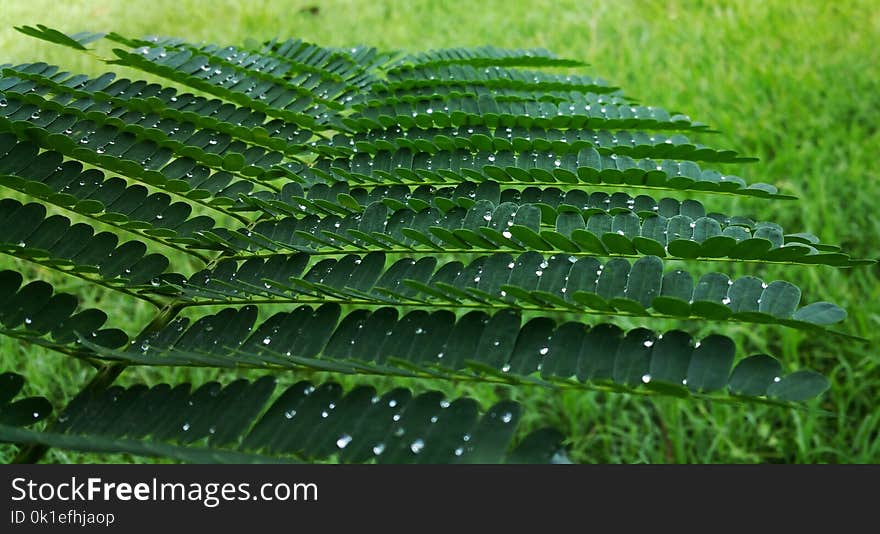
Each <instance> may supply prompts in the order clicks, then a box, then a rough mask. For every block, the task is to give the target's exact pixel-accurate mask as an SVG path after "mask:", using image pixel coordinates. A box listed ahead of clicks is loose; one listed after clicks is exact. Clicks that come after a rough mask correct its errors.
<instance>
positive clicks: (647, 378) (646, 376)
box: [642, 374, 651, 384]
mask: <svg viewBox="0 0 880 534" xmlns="http://www.w3.org/2000/svg"><path fill="white" fill-rule="evenodd" d="M650 381H651V375H649V374H643V375H642V382H644V383H645V384H647V383H648V382H650Z"/></svg>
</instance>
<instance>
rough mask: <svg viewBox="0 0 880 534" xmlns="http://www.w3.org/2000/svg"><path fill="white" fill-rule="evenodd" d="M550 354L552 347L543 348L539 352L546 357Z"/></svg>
mask: <svg viewBox="0 0 880 534" xmlns="http://www.w3.org/2000/svg"><path fill="white" fill-rule="evenodd" d="M548 352H550V347H542V348H541V350H539V351H538V354H540V355H541V356H546V355H547V353H548Z"/></svg>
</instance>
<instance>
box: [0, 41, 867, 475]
mask: <svg viewBox="0 0 880 534" xmlns="http://www.w3.org/2000/svg"><path fill="white" fill-rule="evenodd" d="M20 30H21V31H23V32H24V33H27V34H29V35H32V36H35V37H40V38H42V39H45V40H48V41H51V42H55V43H58V44H62V45H66V46H71V47H73V48H77V49H86V48H87V47H88V46H89V45H91V44H92V43H96V42H100V41H101V40H107V41H110V42H112V43H113V46H116V47H118V48H114V49H113V51H112V53H113V55H114V58H113V59H112V60H109V62H110V63H114V64H119V65H124V66H128V67H134V68H136V69H139V70H142V71H144V72H146V73H149V74H152V75H154V76H158V77H161V78H165V79H167V80H169V81H172V82H175V83H177V84H181V85H184V86H188V87H190V88H192V90H193V91H194V93H192V94H191V93H182V92H179V91H177V90H176V89H173V88H170V87H164V86H163V85H161V84H157V83H149V82H146V81H137V80H128V79H119V78H116V77H115V76H114V75H113V74H105V75H102V76H98V77H95V78H89V77H86V76H81V75H74V74H70V73H67V72H64V71H62V70H60V69H59V68H57V67H54V66H50V65H47V64H44V63H35V64H27V65H18V66H12V65H4V66H2V76H0V92H2V95H0V185H3V186H5V187H6V188H8V189H9V190H13V191H16V192H17V193H16V194H17V195H18V196H17V197H16V198H12V197H9V198H4V199H3V200H2V201H0V252H2V253H4V254H9V255H12V256H15V257H17V258H20V259H23V260H27V261H31V262H34V263H37V264H40V265H42V266H44V267H48V268H52V269H56V270H59V271H62V272H64V273H67V274H69V275H73V276H76V277H79V278H80V279H82V280H85V281H87V282H88V283H90V284H94V285H96V286H100V288H102V289H101V290H102V291H103V290H109V291H116V292H120V293H122V294H125V295H127V296H128V297H133V298H137V299H141V300H144V301H147V302H149V303H151V304H153V305H155V306H156V307H157V308H158V309H157V314H156V317H155V320H154V321H152V322H151V323H150V324H149V325H144V328H143V330H142V331H140V332H122V331H120V330H117V329H113V328H103V329H102V327H103V326H104V323H105V321H106V320H107V318H108V317H107V315H106V314H105V313H104V312H101V311H97V310H79V304H78V299H77V297H76V296H74V295H70V294H67V293H56V292H55V291H54V289H53V288H52V286H51V285H49V284H47V283H46V282H43V281H39V280H36V281H30V282H26V281H25V280H24V277H23V276H22V275H21V274H20V273H19V272H17V271H15V270H5V271H2V272H0V332H2V333H4V334H7V335H10V336H14V337H17V338H20V339H22V340H26V341H28V342H31V343H36V344H41V345H43V346H46V347H49V348H52V349H54V350H58V351H60V352H63V353H65V354H69V355H71V356H74V357H77V358H84V359H87V360H89V361H91V362H96V363H97V362H103V363H101V364H100V365H102V366H103V369H104V371H107V370H108V369H120V368H124V367H125V366H129V365H143V366H206V367H245V368H258V369H270V370H274V371H276V372H278V373H282V372H284V373H291V372H292V373H296V372H311V371H326V372H333V373H340V374H345V375H354V376H358V375H363V376H367V375H383V376H389V377H401V378H404V377H405V378H409V379H417V378H418V379H424V380H435V381H438V380H439V381H475V382H485V383H494V384H501V385H504V386H507V387H508V388H512V387H522V388H524V387H542V388H550V389H557V388H567V389H599V390H604V391H613V392H622V393H631V394H642V395H665V396H674V397H681V398H690V399H711V400H712V401H715V402H763V403H773V404H778V405H782V406H789V405H791V404H792V403H796V402H801V401H805V400H808V399H811V398H813V397H816V396H818V395H819V394H821V393H822V392H824V391H825V390H826V389H827V388H828V381H827V379H825V378H824V377H822V376H821V375H819V374H817V373H815V372H813V371H809V370H794V371H787V370H785V367H784V364H783V362H780V361H779V360H778V359H776V358H774V357H772V356H769V355H765V354H760V355H753V356H746V354H743V353H742V352H741V351H740V350H738V349H737V346H736V343H735V342H734V340H733V339H732V338H731V337H728V336H725V335H720V334H709V335H705V336H703V337H702V338H701V339H700V340H699V341H697V340H695V339H694V336H693V335H692V334H689V333H687V332H685V331H684V329H681V330H670V331H666V332H664V333H662V334H661V333H659V332H655V331H654V330H651V329H649V327H650V326H651V325H650V324H646V325H645V326H644V327H636V328H630V329H628V330H624V329H622V328H621V327H619V326H616V325H614V324H610V323H607V322H602V320H600V319H606V320H607V319H609V318H613V317H616V316H623V317H631V318H644V320H645V321H646V322H649V321H652V320H654V319H656V318H664V319H669V318H673V319H678V320H685V319H686V320H690V321H707V322H711V323H712V324H714V325H715V326H718V327H719V328H723V324H721V323H757V324H776V325H781V326H785V327H790V328H796V329H801V330H805V331H807V332H809V333H810V335H837V336H840V337H841V338H844V337H847V335H846V334H845V333H843V332H840V331H838V330H832V329H831V327H832V325H836V324H837V323H839V322H841V321H842V320H843V319H845V317H846V312H845V311H844V310H843V309H841V308H840V307H838V306H836V305H834V304H832V303H828V302H812V301H810V300H809V299H808V298H805V297H804V296H803V295H802V290H801V288H798V287H797V286H795V285H793V284H791V283H789V282H786V281H784V280H767V281H764V280H761V279H760V278H757V277H754V276H742V277H739V278H735V279H732V278H731V277H729V276H728V275H726V274H724V273H722V272H718V271H717V270H716V268H715V267H714V266H713V267H709V266H708V264H709V263H717V262H719V261H720V260H723V261H724V262H738V263H746V262H748V263H778V264H800V265H807V266H809V265H825V266H830V267H852V266H856V265H859V264H867V263H873V261H870V260H859V259H854V258H851V257H849V256H848V255H847V254H846V253H845V252H843V251H841V249H840V248H839V247H837V246H834V245H829V244H825V243H822V242H821V240H820V239H819V238H818V237H816V236H813V235H811V234H808V233H803V232H797V231H792V230H791V229H783V228H782V227H781V226H780V225H778V224H776V223H773V222H770V221H761V220H760V219H756V218H754V217H752V216H747V215H742V214H723V213H718V212H711V211H709V210H708V209H707V205H708V203H707V204H706V205H704V203H703V202H702V201H699V200H696V199H694V198H690V196H691V195H697V194H704V195H717V194H722V195H737V196H746V197H752V198H756V199H765V200H783V199H791V198H793V197H791V196H790V195H787V194H784V193H782V192H780V191H778V190H777V188H776V187H774V186H772V185H769V184H763V183H751V184H750V183H748V182H747V181H746V180H744V179H743V178H740V177H738V176H734V175H730V174H726V173H722V172H719V171H717V170H714V169H712V168H710V166H711V165H713V164H730V163H744V162H749V161H753V158H749V157H746V156H742V155H739V154H737V153H736V152H734V151H731V150H726V149H722V148H716V147H711V146H707V145H704V144H701V143H698V142H697V141H695V140H694V139H696V138H697V137H698V136H701V135H703V134H704V133H706V132H710V130H709V128H708V127H707V126H706V125H704V124H701V123H698V122H694V121H692V120H691V119H690V118H689V117H687V116H684V115H682V114H677V113H671V112H668V111H666V110H664V109H661V108H657V107H653V106H646V105H642V104H638V103H636V102H635V101H633V100H631V99H629V98H628V97H626V96H625V95H624V94H623V93H622V92H621V91H620V90H619V89H618V88H617V87H614V86H613V85H610V84H609V83H607V82H605V81H603V80H598V79H593V78H589V77H586V76H582V75H568V74H559V73H556V72H553V73H550V72H548V71H544V70H539V69H541V68H544V67H576V66H582V65H583V64H581V63H580V62H577V61H572V60H567V59H562V58H557V57H555V56H554V55H552V54H551V53H549V52H547V51H545V50H502V49H496V48H493V47H483V48H476V49H451V50H436V51H429V52H426V53H420V54H414V55H404V54H397V53H384V52H379V51H376V50H375V49H372V48H366V47H356V48H352V49H344V50H343V49H329V48H324V47H320V46H317V45H313V44H310V43H305V42H302V41H298V40H287V41H283V42H282V41H270V42H266V43H263V44H262V45H261V46H259V47H256V48H249V47H234V46H227V47H220V46H215V45H206V44H191V43H188V42H186V41H183V40H180V39H176V38H146V39H132V38H128V37H125V36H122V35H118V34H115V33H109V34H87V33H82V34H77V35H70V36H68V35H65V34H62V33H60V32H57V31H55V30H51V29H49V28H45V27H42V26H38V27H36V28H30V27H26V28H20ZM681 132H686V135H685V134H683V133H681ZM661 192H662V195H671V194H674V195H677V196H682V197H684V198H672V197H669V196H660V195H657V193H661ZM22 197H27V199H26V200H21V198H22ZM59 210H63V211H66V212H67V215H62V214H59V213H56V212H57V211H59ZM68 215H70V217H68ZM103 228H109V229H110V230H103ZM682 262H688V263H689V266H688V268H684V267H682V265H681V263H682ZM279 305H280V306H281V307H280V308H279ZM217 306H222V307H221V308H219V309H218V308H217ZM106 311H107V312H108V313H110V314H111V318H112V310H106ZM181 312H184V313H182V314H181ZM688 324H691V323H688ZM279 376H280V375H279ZM0 381H2V383H3V385H2V388H0V393H2V395H0V400H2V401H3V402H5V403H7V404H4V405H3V406H2V407H0V419H2V422H0V439H2V440H5V441H11V442H18V443H30V444H40V445H46V446H58V447H68V448H74V449H80V450H99V451H124V452H130V453H135V454H145V455H158V456H168V457H172V458H176V459H179V460H184V461H197V462H204V461H323V460H330V459H332V460H339V461H343V462H363V461H378V462H427V463H438V462H439V463H447V462H481V463H484V462H538V461H541V462H547V461H565V455H564V454H563V453H562V452H561V449H560V443H561V442H562V440H563V437H562V436H560V435H559V434H558V433H556V432H555V431H553V430H550V429H541V430H537V431H535V432H533V433H531V434H528V435H523V434H525V431H519V432H518V431H517V430H516V429H517V423H518V422H519V419H520V415H521V414H520V409H519V407H518V405H516V404H515V403H512V402H509V401H501V402H500V403H498V404H496V405H495V406H493V407H491V408H489V409H488V410H485V411H483V409H482V408H481V407H480V406H479V405H478V404H477V403H476V402H475V401H473V400H471V399H467V398H461V399H458V400H455V401H446V400H444V398H443V396H442V395H441V394H439V393H436V392H428V393H421V394H418V393H413V392H411V391H410V390H409V389H403V388H398V389H393V390H391V391H388V392H386V393H384V394H382V392H377V391H375V390H374V389H373V388H372V387H371V386H363V385H362V386H358V387H354V388H351V389H349V391H347V392H344V391H343V389H342V387H341V386H340V385H338V384H336V383H334V382H325V383H323V384H321V385H312V383H311V382H298V383H296V384H295V385H293V386H290V387H288V388H287V389H285V390H284V391H283V392H281V393H280V394H277V395H276V394H275V393H273V391H274V389H275V382H274V379H273V378H269V377H266V378H262V379H259V380H256V381H253V382H248V381H244V380H239V381H234V382H231V383H229V384H227V385H225V386H222V385H220V384H218V383H213V382H211V383H208V384H205V385H203V386H200V387H198V388H196V389H194V390H191V389H190V386H189V384H181V385H177V386H169V385H160V386H154V387H152V388H148V387H146V386H143V385H139V386H133V387H129V388H120V387H116V386H110V385H109V384H98V385H94V384H93V385H91V386H89V387H87V388H84V389H83V391H82V392H81V393H80V395H79V396H78V397H76V398H75V399H73V400H72V401H71V402H70V403H69V404H68V405H67V406H66V407H65V408H63V409H62V410H60V413H59V415H58V416H57V418H56V419H54V420H53V421H52V422H50V423H49V424H48V425H47V426H46V428H45V429H44V430H42V431H36V430H30V429H25V428H22V426H23V423H25V422H33V421H31V420H29V419H28V418H27V417H24V416H22V414H24V415H27V413H25V412H27V410H28V409H31V408H32V413H33V414H37V415H36V416H33V419H41V418H43V417H45V416H46V414H47V413H48V411H49V410H48V409H46V408H47V407H46V406H45V401H39V400H35V399H25V400H23V401H18V402H15V403H11V404H9V400H10V399H12V398H13V397H14V396H15V395H16V394H17V392H18V390H19V389H20V388H21V384H22V380H21V377H18V376H17V375H11V374H6V375H2V376H0ZM38 408H39V409H38Z"/></svg>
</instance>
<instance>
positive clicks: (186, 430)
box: [180, 423, 189, 432]
mask: <svg viewBox="0 0 880 534" xmlns="http://www.w3.org/2000/svg"><path fill="white" fill-rule="evenodd" d="M180 428H182V429H183V431H184V432H188V431H189V423H183V426H182V427H180Z"/></svg>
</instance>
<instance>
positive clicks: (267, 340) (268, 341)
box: [263, 336, 272, 345]
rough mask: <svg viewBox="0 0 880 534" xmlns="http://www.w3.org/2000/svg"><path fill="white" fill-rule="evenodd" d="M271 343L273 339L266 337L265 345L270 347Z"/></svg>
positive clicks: (264, 339)
mask: <svg viewBox="0 0 880 534" xmlns="http://www.w3.org/2000/svg"><path fill="white" fill-rule="evenodd" d="M269 343H272V338H270V337H269V336H266V337H264V338H263V345H268V344H269Z"/></svg>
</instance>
